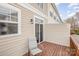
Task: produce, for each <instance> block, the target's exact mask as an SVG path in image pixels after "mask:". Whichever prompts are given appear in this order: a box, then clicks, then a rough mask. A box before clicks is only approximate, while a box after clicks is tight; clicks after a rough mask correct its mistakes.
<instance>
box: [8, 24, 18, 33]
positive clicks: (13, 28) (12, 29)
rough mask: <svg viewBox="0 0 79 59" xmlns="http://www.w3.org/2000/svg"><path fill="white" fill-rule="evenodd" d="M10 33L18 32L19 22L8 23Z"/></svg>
mask: <svg viewBox="0 0 79 59" xmlns="http://www.w3.org/2000/svg"><path fill="white" fill-rule="evenodd" d="M8 33H9V34H15V33H18V25H17V24H10V23H9V24H8Z"/></svg>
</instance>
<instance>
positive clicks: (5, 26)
mask: <svg viewBox="0 0 79 59" xmlns="http://www.w3.org/2000/svg"><path fill="white" fill-rule="evenodd" d="M15 33H18V25H17V24H11V23H0V35H6V34H15Z"/></svg>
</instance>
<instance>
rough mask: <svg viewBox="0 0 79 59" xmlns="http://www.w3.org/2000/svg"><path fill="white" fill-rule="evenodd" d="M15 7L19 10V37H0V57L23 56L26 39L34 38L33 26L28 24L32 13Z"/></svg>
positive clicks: (25, 50)
mask: <svg viewBox="0 0 79 59" xmlns="http://www.w3.org/2000/svg"><path fill="white" fill-rule="evenodd" d="M13 5H14V4H13ZM15 6H16V7H18V8H19V9H20V10H21V35H17V36H11V37H3V38H1V37H0V55H23V54H25V53H26V52H27V49H28V48H27V47H28V45H27V44H28V43H27V38H28V37H32V36H34V30H33V29H34V25H33V24H31V23H30V19H32V18H33V14H34V13H33V12H31V11H29V10H27V9H24V8H23V7H21V6H19V5H17V4H15Z"/></svg>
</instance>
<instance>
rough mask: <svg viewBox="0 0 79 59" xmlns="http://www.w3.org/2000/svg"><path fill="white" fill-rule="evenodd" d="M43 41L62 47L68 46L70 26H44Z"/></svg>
mask: <svg viewBox="0 0 79 59" xmlns="http://www.w3.org/2000/svg"><path fill="white" fill-rule="evenodd" d="M43 31H44V40H45V41H47V42H51V43H56V44H59V45H63V46H68V47H69V45H70V39H69V38H70V24H44V30H43Z"/></svg>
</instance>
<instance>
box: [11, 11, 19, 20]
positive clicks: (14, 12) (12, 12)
mask: <svg viewBox="0 0 79 59" xmlns="http://www.w3.org/2000/svg"><path fill="white" fill-rule="evenodd" d="M17 20H18V12H16V11H15V10H11V21H17Z"/></svg>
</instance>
